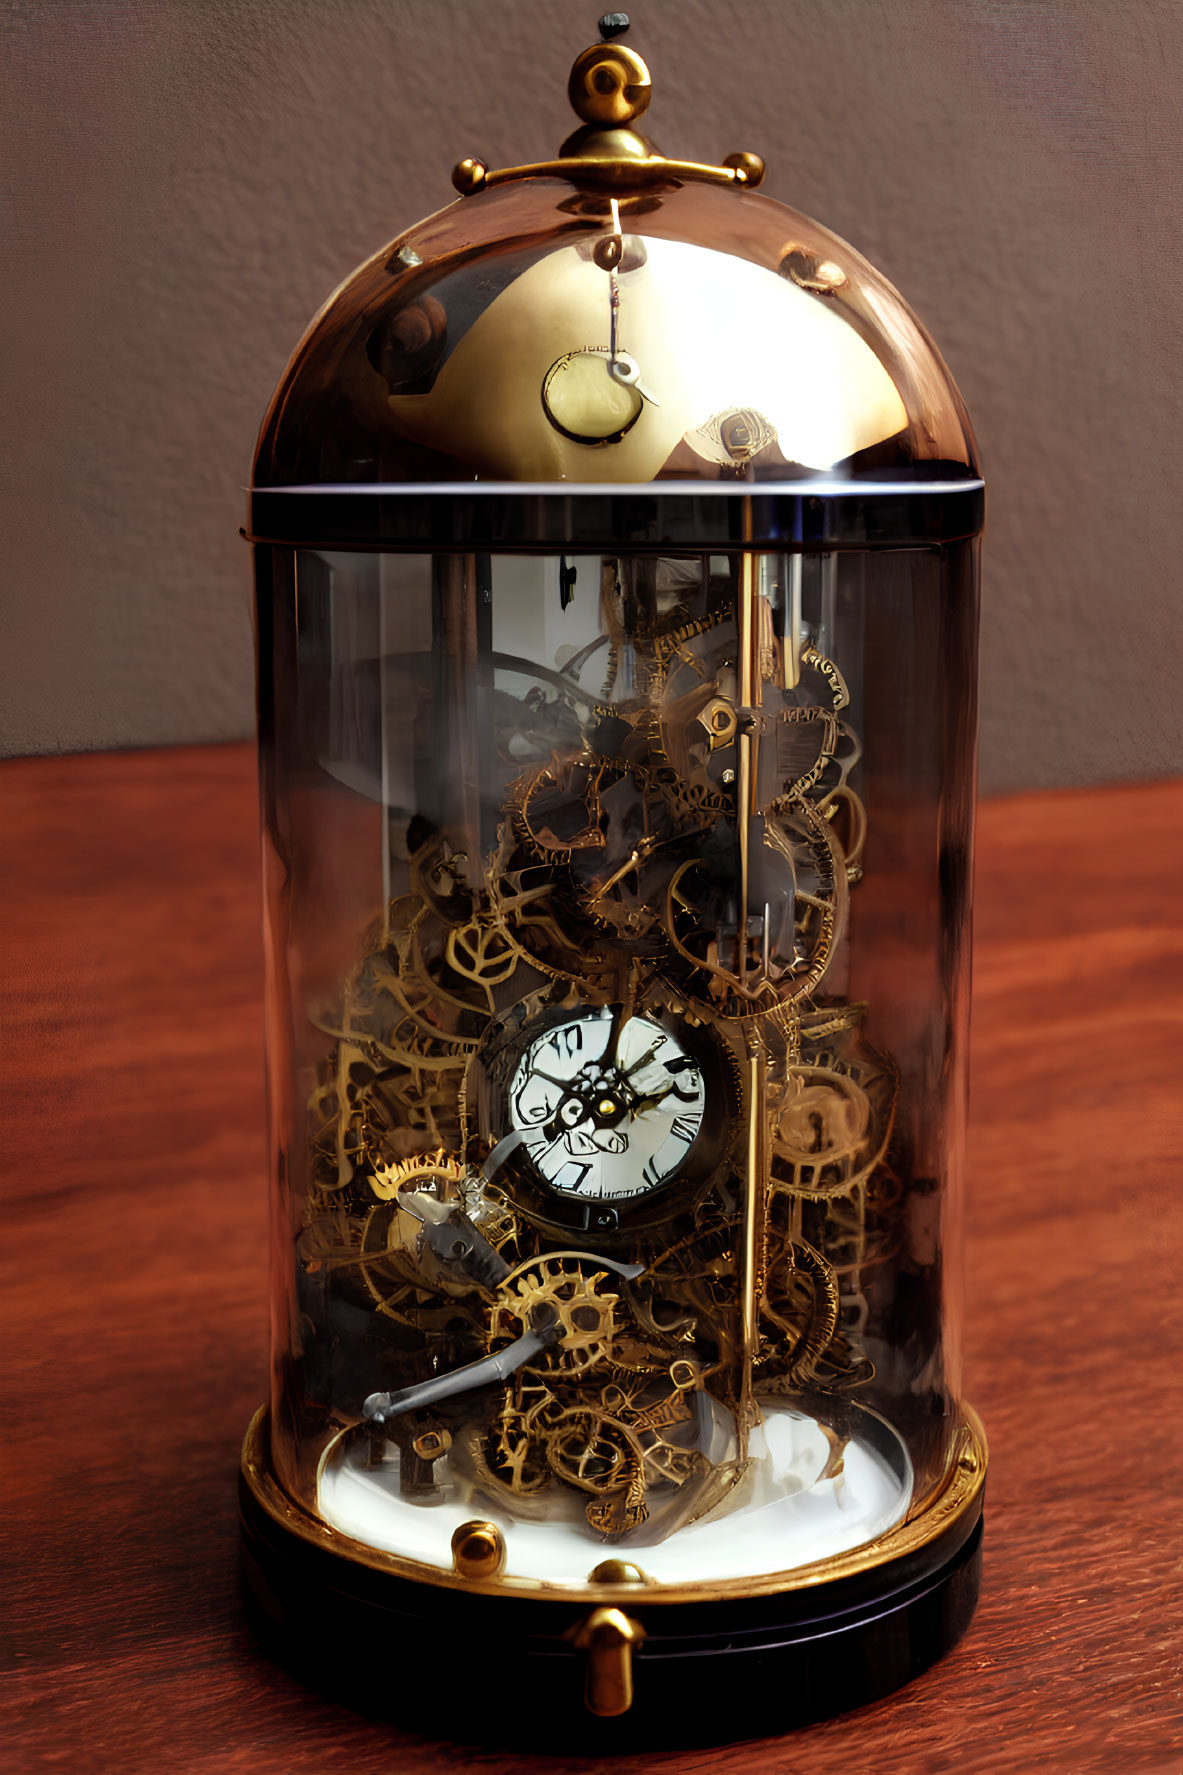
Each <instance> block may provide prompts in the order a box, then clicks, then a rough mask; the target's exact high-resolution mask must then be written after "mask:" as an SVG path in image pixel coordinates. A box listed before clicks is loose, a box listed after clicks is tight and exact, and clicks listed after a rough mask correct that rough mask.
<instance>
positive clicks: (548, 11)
mask: <svg viewBox="0 0 1183 1775" xmlns="http://www.w3.org/2000/svg"><path fill="white" fill-rule="evenodd" d="M596 16H597V7H596V5H595V4H588V5H586V6H584V5H580V6H578V7H576V6H575V5H573V4H572V3H571V0H516V3H515V4H514V5H512V6H510V5H503V6H496V5H492V4H490V3H489V0H433V3H432V0H187V3H186V4H181V0H15V3H14V4H12V5H10V6H8V7H6V8H5V10H4V13H3V23H2V24H0V69H2V73H0V78H2V80H3V83H4V87H5V91H4V92H3V93H2V94H0V100H2V105H3V113H4V116H3V122H2V123H0V130H2V131H3V138H2V146H0V167H2V174H3V177H2V179H0V203H2V208H0V217H2V218H3V219H2V222H0V227H2V229H3V243H2V245H3V261H4V275H5V279H6V282H7V284H8V286H9V288H8V294H7V295H6V297H5V329H4V331H5V345H4V351H5V361H4V368H3V375H2V380H0V404H2V411H3V422H2V424H3V434H4V441H3V445H2V446H0V448H2V449H3V451H4V462H5V469H4V483H5V485H4V497H3V509H2V510H0V536H2V537H3V549H4V573H3V581H2V596H3V600H4V615H3V629H4V642H5V644H4V647H3V657H2V659H0V747H2V749H4V750H7V751H9V752H22V751H57V750H69V749H75V748H88V747H101V746H127V745H142V744H155V743H165V742H169V741H177V740H192V739H217V738H230V737H234V736H237V735H241V734H244V733H246V732H248V731H249V730H250V727H251V723H252V719H253V713H252V689H251V671H252V665H251V643H250V633H249V622H248V616H247V586H248V569H247V551H246V548H245V545H244V544H242V543H241V542H240V541H239V540H238V537H237V534H236V532H237V527H238V525H239V523H240V522H241V521H242V511H243V500H242V493H241V488H242V485H243V483H244V481H245V479H246V475H247V472H248V467H249V462H250V455H251V448H252V444H253V440H254V437H255V432H256V429H257V425H258V421H259V419H260V417H261V415H262V412H263V409H264V406H265V404H266V401H267V398H268V395H269V393H270V391H271V389H272V387H273V385H274V383H275V382H276V380H277V378H278V377H279V375H280V372H281V371H282V369H283V366H284V363H285V360H286V357H287V353H288V351H289V349H290V348H291V347H292V345H293V344H294V343H295V341H296V339H297V337H298V336H299V334H300V332H301V331H302V329H303V327H304V324H305V322H306V321H307V319H308V318H309V316H310V315H311V314H312V312H313V311H314V309H316V308H317V307H318V306H319V304H320V303H321V302H322V301H323V299H324V297H325V296H326V294H327V293H328V292H329V291H330V290H331V289H332V287H333V286H334V285H335V284H336V283H337V282H339V281H340V279H341V278H342V277H344V276H345V275H346V274H347V273H348V271H349V270H350V269H351V268H352V267H353V265H354V264H355V263H356V262H357V261H358V260H359V259H361V258H362V257H364V256H366V255H367V254H369V253H370V252H371V251H372V250H374V249H375V248H376V247H377V246H378V245H380V244H381V243H382V242H383V241H384V240H386V239H388V238H389V237H390V236H392V235H393V234H395V233H396V232H398V231H399V230H400V229H401V228H402V227H404V226H405V225H406V224H408V223H410V222H411V221H413V220H414V219H415V218H416V217H418V216H419V215H421V214H423V213H425V212H427V211H429V210H432V209H435V208H438V207H439V206H440V205H441V204H443V203H445V202H447V201H449V200H450V198H451V196H452V192H451V188H450V185H449V183H448V172H449V168H450V166H451V164H452V162H453V161H454V160H455V159H457V158H458V157H459V156H460V155H461V154H462V153H467V152H478V153H481V154H483V155H485V156H486V157H487V158H489V159H490V160H491V161H492V162H493V163H505V162H511V161H517V160H522V159H526V158H530V157H532V156H534V155H542V154H545V153H548V152H550V151H552V150H553V148H554V147H555V146H557V144H558V142H559V141H560V140H561V139H562V136H563V135H564V134H565V133H566V130H567V128H568V120H569V113H568V112H567V108H566V101H565V97H564V91H565V82H566V71H567V68H568V65H569V63H570V61H571V59H572V57H573V55H574V54H575V52H576V51H577V50H578V49H580V48H582V47H583V46H584V44H585V43H586V42H590V41H592V39H593V38H594V35H595V19H596ZM632 16H633V19H634V29H633V32H632V33H631V36H630V41H632V42H634V43H635V44H636V46H637V48H638V49H640V50H641V51H642V53H644V54H646V55H647V57H648V58H649V60H650V63H651V66H652V67H653V70H654V76H655V91H656V98H655V100H654V104H653V108H652V110H651V112H650V124H651V127H652V133H653V135H654V136H655V138H656V140H657V141H658V142H659V143H660V145H661V146H662V147H663V148H664V149H665V150H666V152H667V153H671V154H684V155H687V156H692V157H694V158H701V159H708V158H718V157H720V156H721V155H723V154H724V153H726V152H727V151H728V150H730V149H732V148H737V147H751V148H755V149H756V150H758V151H759V152H760V153H762V154H763V155H764V156H765V158H766V159H767V161H768V165H769V175H768V179H767V181H766V184H765V189H766V190H767V191H768V192H769V193H770V194H771V195H773V196H779V197H782V198H784V199H786V200H787V201H789V202H792V203H794V204H795V205H797V206H798V207H799V208H801V209H804V210H805V211H807V212H808V213H810V214H813V215H816V216H818V217H819V218H820V219H822V220H823V221H825V222H827V223H828V224H829V225H830V226H831V227H833V228H835V229H836V230H837V231H838V233H840V234H842V235H845V236H846V237H847V238H848V239H849V240H851V241H852V242H853V243H854V244H855V245H856V246H858V247H859V248H860V249H861V250H862V251H863V252H865V253H866V254H867V255H868V256H869V257H870V258H871V259H872V260H874V261H875V262H876V263H877V264H879V265H880V266H881V267H882V269H883V270H884V271H885V272H886V273H887V275H888V276H889V277H890V278H891V279H892V280H893V282H895V283H896V284H897V285H898V286H899V287H900V289H902V290H903V292H904V293H905V295H906V296H907V297H908V298H909V299H910V300H911V302H912V303H913V305H914V306H915V307H916V308H917V310H918V311H919V313H920V314H921V315H922V317H923V318H924V319H925V320H926V322H927V323H928V325H929V326H930V328H931V329H932V331H933V332H934V333H935V335H936V337H937V339H938V341H939V342H940V344H941V346H942V348H943V350H944V352H945V355H946V357H947V358H948V360H949V362H950V364H951V366H952V368H953V372H954V374H955V375H956V377H957V378H958V381H959V382H960V385H961V388H962V390H963V392H964V394H965V396H966V398H967V400H968V402H969V405H970V408H971V410H972V412H973V414H974V416H975V420H976V423H977V429H978V435H979V439H980V442H981V445H982V450H983V454H984V457H985V461H986V470H987V475H988V477H989V481H990V529H989V534H988V539H987V556H986V562H987V568H986V582H985V586H986V609H985V619H984V670H983V749H982V775H983V782H984V785H985V786H986V787H987V788H1005V787H1019V786H1024V785H1027V784H1043V783H1075V782H1089V781H1094V780H1099V779H1103V778H1111V779H1112V778H1123V777H1137V776H1147V775H1153V774H1157V773H1160V772H1165V771H1172V770H1178V769H1180V768H1183V735H1181V732H1180V721H1179V715H1178V710H1177V699H1176V697H1175V694H1174V679H1175V675H1176V671H1177V662H1178V659H1179V655H1180V652H1181V649H1180V639H1181V634H1183V601H1181V600H1180V599H1179V598H1178V596H1177V593H1176V587H1175V579H1176V572H1177V570H1176V565H1175V557H1176V536H1177V531H1178V516H1177V508H1178V504H1179V480H1180V475H1179V470H1178V467H1177V458H1178V452H1179V442H1178V440H1179V437H1180V406H1181V405H1183V381H1181V379H1180V376H1179V371H1178V365H1179V360H1180V343H1181V341H1180V333H1181V331H1183V323H1181V320H1180V304H1179V300H1178V291H1177V287H1176V286H1177V281H1178V276H1177V274H1178V271H1179V269H1180V260H1181V256H1183V255H1181V251H1180V243H1179V238H1178V232H1177V224H1176V213H1177V210H1178V208H1179V204H1180V200H1181V199H1183V147H1181V143H1183V129H1181V127H1180V103H1179V94H1180V92H1181V91H1183V5H1180V4H1179V3H1178V0H1121V3H1120V4H1118V3H1116V0H1075V3H1073V0H742V3H740V0H711V3H709V4H708V3H707V0H637V4H636V5H635V6H634V7H633V9H632Z"/></svg>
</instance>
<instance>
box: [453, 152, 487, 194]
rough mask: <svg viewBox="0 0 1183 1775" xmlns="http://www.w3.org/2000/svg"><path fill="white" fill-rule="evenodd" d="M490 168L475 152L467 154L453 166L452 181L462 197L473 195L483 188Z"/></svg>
mask: <svg viewBox="0 0 1183 1775" xmlns="http://www.w3.org/2000/svg"><path fill="white" fill-rule="evenodd" d="M488 170H489V169H488V167H487V166H486V165H485V163H484V161H483V160H478V159H477V158H476V156H475V155H473V154H469V155H466V156H465V158H464V159H463V160H458V161H457V162H456V165H455V166H454V167H453V168H452V183H453V185H454V186H455V187H456V189H457V191H459V193H460V195H461V197H471V195H472V193H473V192H474V191H480V190H481V189H482V188H483V186H484V183H485V175H486V173H487V172H488Z"/></svg>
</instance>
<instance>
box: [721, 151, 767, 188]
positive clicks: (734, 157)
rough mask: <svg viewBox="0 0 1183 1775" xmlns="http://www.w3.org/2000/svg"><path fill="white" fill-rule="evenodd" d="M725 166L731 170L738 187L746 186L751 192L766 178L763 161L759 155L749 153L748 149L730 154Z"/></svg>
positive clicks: (724, 163)
mask: <svg viewBox="0 0 1183 1775" xmlns="http://www.w3.org/2000/svg"><path fill="white" fill-rule="evenodd" d="M723 165H724V166H729V167H730V168H731V170H732V172H733V173H734V174H735V182H736V184H737V185H746V186H747V187H748V189H749V190H750V191H754V190H755V188H756V186H757V185H758V184H759V183H760V182H761V180H762V179H763V177H764V162H763V160H762V159H761V158H760V156H759V155H758V154H752V153H749V151H748V150H747V149H746V148H741V149H739V150H738V152H737V153H735V154H728V155H727V157H726V159H725V160H724V162H723Z"/></svg>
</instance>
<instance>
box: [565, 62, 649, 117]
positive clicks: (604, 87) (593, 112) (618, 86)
mask: <svg viewBox="0 0 1183 1775" xmlns="http://www.w3.org/2000/svg"><path fill="white" fill-rule="evenodd" d="M652 96H653V88H652V83H651V81H650V79H649V70H648V68H647V67H646V66H645V64H644V62H643V61H642V60H641V58H640V56H639V55H638V54H637V53H636V51H635V50H633V49H626V48H625V46H624V44H623V43H593V44H592V46H591V48H590V49H585V50H584V52H583V54H582V55H579V56H576V58H575V63H574V66H573V67H572V69H571V78H570V79H569V80H568V82H567V97H568V98H569V99H570V101H571V106H572V109H573V110H574V112H575V114H576V116H577V117H581V118H582V119H583V121H584V123H594V124H597V125H598V126H599V127H600V128H601V129H620V128H622V127H623V126H624V125H626V124H629V123H631V122H632V121H633V119H634V118H635V117H639V116H640V115H641V113H642V111H647V110H648V108H649V100H650V99H651V97H652Z"/></svg>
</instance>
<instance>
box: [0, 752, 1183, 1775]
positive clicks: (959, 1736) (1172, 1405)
mask: <svg viewBox="0 0 1183 1775" xmlns="http://www.w3.org/2000/svg"><path fill="white" fill-rule="evenodd" d="M0 804H2V806H3V810H4V830H5V832H6V834H7V838H8V857H7V867H6V869H5V870H4V872H3V877H2V878H0V895H2V898H3V911H2V916H0V943H2V944H3V951H4V956H3V979H2V988H0V990H2V993H3V1019H2V1027H3V1029H4V1034H5V1050H6V1059H5V1066H4V1074H3V1076H4V1088H3V1116H4V1136H3V1157H4V1166H3V1171H4V1188H5V1199H6V1209H7V1212H6V1218H5V1231H4V1237H3V1243H2V1253H0V1255H2V1261H3V1269H4V1278H3V1294H2V1297H0V1318H2V1327H3V1340H2V1348H3V1374H4V1379H5V1381H6V1383H7V1385H6V1394H7V1410H6V1412H5V1414H4V1420H3V1422H4V1434H3V1450H4V1455H5V1457H6V1458H5V1480H4V1492H5V1499H4V1502H5V1509H4V1512H3V1514H4V1519H5V1539H6V1549H5V1558H4V1576H3V1585H4V1593H3V1596H4V1600H3V1610H4V1625H5V1661H6V1668H7V1676H6V1679H5V1681H4V1684H3V1688H2V1690H0V1708H2V1717H3V1736H2V1739H0V1769H3V1770H4V1771H10V1770H11V1771H17V1772H19V1775H24V1772H25V1771H39V1770H42V1769H53V1768H58V1767H61V1768H65V1769H68V1770H70V1771H71V1772H73V1775H92V1772H94V1775H97V1772H100V1771H101V1772H103V1775H107V1772H115V1775H149V1772H150V1771H151V1772H155V1771H157V1770H160V1769H167V1770H169V1771H171V1772H175V1775H198V1772H200V1775H214V1772H215V1771H216V1772H217V1775H223V1772H226V1771H230V1772H233V1775H304V1772H307V1775H371V1772H374V1775H377V1772H378V1771H387V1770H398V1771H400V1775H424V1772H426V1771H428V1770H459V1769H467V1768H477V1769H481V1770H485V1771H489V1772H491V1775H498V1772H500V1771H508V1770H510V1769H515V1768H522V1769H525V1770H527V1771H531V1772H534V1775H559V1772H560V1771H567V1770H570V1771H573V1772H574V1771H578V1772H579V1775H593V1772H594V1771H596V1770H599V1769H605V1770H607V1769H609V1768H612V1769H614V1770H619V1771H621V1772H622V1775H632V1772H633V1771H640V1770H641V1769H646V1770H661V1771H677V1772H679V1775H681V1772H682V1771H686V1772H687V1775H689V1772H691V1771H700V1770H711V1771H718V1772H720V1775H722V1772H728V1775H732V1772H734V1775H739V1772H740V1771H742V1772H743V1775H814V1772H817V1775H821V1772H822V1771H826V1772H827V1775H828V1772H830V1771H841V1772H842V1775H930V1772H931V1775H943V1772H944V1771H950V1772H952V1771H957V1772H958V1775H970V1772H979V1775H988V1772H989V1775H993V1772H995V1771H997V1772H999V1775H1001V1772H1002V1771H1017V1772H1018V1775H1028V1772H1029V1771H1043V1770H1054V1771H1063V1772H1065V1775H1091V1772H1092V1771H1104V1772H1106V1775H1109V1772H1112V1775H1126V1772H1127V1771H1128V1772H1130V1775H1135V1772H1136V1775H1183V1716H1181V1702H1180V1691H1179V1683H1180V1666H1181V1657H1183V1631H1181V1630H1183V1575H1181V1571H1180V1547H1181V1542H1183V1536H1181V1533H1180V1527H1179V1524H1180V1518H1181V1515H1183V1477H1181V1466H1183V1435H1181V1432H1180V1385H1179V1375H1180V1369H1181V1366H1183V1313H1181V1309H1180V1305H1179V1298H1180V1268H1179V1264H1180V1252H1181V1248H1183V1188H1181V1175H1180V1173H1181V1164H1180V1160H1181V1148H1183V1139H1181V1117H1180V1109H1179V1099H1180V1090H1179V1083H1178V1079H1179V1072H1180V1066H1181V1063H1183V914H1181V904H1180V898H1181V896H1180V881H1181V880H1183V785H1180V784H1178V783H1175V784H1161V785H1149V786H1144V787H1135V788H1126V789H1103V790H1095V791H1085V792H1071V793H1058V794H1041V795H1032V796H1026V797H1020V798H1015V799H1010V800H1005V801H995V802H993V803H988V804H987V805H986V806H985V807H984V808H983V811H982V816H981V822H980V827H979V864H978V877H977V880H978V894H977V904H978V910H977V951H976V968H975V977H976V989H975V990H976V999H975V1010H974V1044H973V1066H974V1071H973V1127H972V1137H971V1148H970V1215H969V1238H968V1284H967V1331H966V1391H967V1394H968V1397H969V1398H970V1399H971V1400H973V1402H974V1403H975V1404H976V1405H977V1407H978V1409H979V1411H980V1412H981V1413H982V1415H983V1417H984V1418H985V1421H986V1425H987V1429H988V1431H989V1435H990V1441H991V1467H990V1482H989V1490H988V1496H987V1518H986V1523H987V1527H986V1549H987V1552H986V1569H985V1581H984V1592H983V1598H982V1602H981V1606H980V1609H979V1612H978V1615H977V1617H976V1620H975V1622H974V1625H973V1626H972V1628H971V1629H970V1632H969V1634H968V1636H967V1637H966V1639H965V1640H964V1641H963V1642H962V1644H961V1645H960V1646H959V1647H958V1648H957V1649H956V1650H955V1651H954V1652H953V1653H951V1654H950V1656H949V1657H948V1658H946V1659H945V1660H944V1661H943V1662H942V1663H941V1664H939V1665H938V1666H937V1667H936V1668H935V1669H933V1670H932V1671H930V1672H929V1673H928V1674H927V1675H925V1676H924V1677H922V1678H920V1679H919V1680H918V1681H916V1682H915V1683H913V1684H912V1685H911V1686H910V1687H908V1688H907V1689H905V1690H903V1691H902V1692H900V1693H899V1694H897V1695H895V1696H893V1697H892V1698H891V1699H889V1700H887V1701H885V1702H882V1703H880V1704H879V1705H877V1706H874V1707H871V1708H867V1709H865V1710H863V1711H861V1712H859V1713H855V1714H851V1715H848V1716H846V1717H844V1718H841V1719H838V1720H834V1721H831V1722H829V1723H827V1724H824V1725H819V1726H815V1727H812V1728H810V1729H808V1730H805V1731H802V1732H798V1733H795V1734H793V1735H792V1736H790V1737H787V1738H782V1739H775V1740H763V1741H760V1742H752V1743H746V1744H737V1745H735V1746H733V1747H731V1748H729V1749H724V1750H711V1751H703V1752H702V1753H701V1754H700V1755H694V1754H690V1755H687V1754H686V1753H685V1752H679V1753H677V1754H673V1753H671V1754H670V1755H668V1756H647V1757H645V1758H643V1759H642V1758H635V1759H634V1758H630V1757H628V1756H625V1757H621V1758H617V1759H615V1760H613V1761H611V1762H600V1761H596V1760H595V1759H594V1758H588V1757H582V1756H581V1755H580V1752H579V1745H580V1723H581V1722H580V1720H579V1719H573V1720H572V1722H571V1730H570V1735H569V1738H568V1740H567V1741H566V1742H565V1743H562V1744H555V1743H538V1742H537V1741H536V1736H535V1734H534V1733H533V1731H532V1728H531V1706H530V1696H529V1694H528V1693H523V1694H522V1695H520V1696H517V1697H503V1698H501V1699H500V1700H499V1702H498V1706H499V1708H500V1709H503V1710H504V1709H514V1708H516V1709H517V1710H518V1715H519V1717H520V1721H521V1736H520V1744H521V1749H520V1752H519V1753H518V1754H516V1755H513V1756H507V1755H506V1754H505V1753H504V1752H497V1753H493V1752H482V1751H474V1750H473V1749H471V1748H468V1747H463V1746H451V1745H448V1744H445V1743H439V1744H437V1743H430V1742H427V1741H426V1740H424V1739H422V1738H419V1737H410V1736H406V1735H403V1734H401V1733H400V1732H398V1731H397V1730H396V1729H393V1728H391V1727H389V1726H383V1725H380V1724H376V1723H375V1722H373V1721H371V1720H367V1719H362V1718H359V1717H356V1716H354V1715H352V1714H350V1713H348V1712H346V1711H345V1710H343V1709H342V1708H340V1707H337V1706H335V1705H331V1704H329V1703H327V1702H325V1701H322V1700H320V1699H318V1698H317V1697H315V1696H313V1695H311V1694H309V1693H306V1692H304V1691H303V1690H301V1689H300V1688H299V1687H298V1686H297V1685H296V1684H295V1683H294V1682H292V1681H291V1680H290V1679H289V1678H288V1677H287V1676H285V1675H284V1674H282V1673H281V1672H280V1671H279V1670H277V1669H275V1668H274V1667H273V1666H272V1665H270V1664H269V1663H268V1662H267V1661H266V1660H265V1659H263V1658H262V1657H261V1656H260V1655H259V1654H258V1652H257V1651H256V1650H255V1648H254V1646H253V1644H252V1642H251V1640H250V1637H249V1635H248V1633H247V1631H246V1629H245V1628H244V1626H243V1624H242V1620H241V1617H240V1613H239V1604H238V1598H237V1590H236V1575H235V1550H236V1534H237V1527H236V1516H235V1475H236V1470H237V1462H238V1447H239V1442H240V1438H241V1435H242V1432H243V1429H244V1428H245V1425H246V1422H247V1420H248V1418H249V1416H250V1414H251V1412H252V1411H253V1409H254V1408H255V1406H256V1405H257V1404H258V1403H259V1402H260V1401H261V1399H262V1397H263V1394H264V1386H265V1374H266V1349H265V1340H266V1307H265V1279H264V1269H265V1251H266V1241H265V1232H264V1214H263V1207H264V1195H265V1190H264V1180H263V1168H264V1143H263V1122H262V1057H261V1042H260V1026H261V1019H260V1003H259V1000H260V983H261V962H260V954H261V949H260V934H259V910H258V886H257V842H256V836H255V791H254V774H253V762H252V757H251V754H250V752H249V751H248V750H247V749H246V748H244V747H237V746H236V747H228V748H201V749H192V750H175V751H166V752H155V753H124V754H100V755H92V756H89V757H68V758H57V759H37V760H26V761H20V762H11V763H8V764H6V765H4V766H3V767H2V768H0ZM407 1650H408V1665H407V1668H413V1664H414V1660H415V1658H417V1657H418V1656H420V1655H421V1649H420V1648H408V1649H407ZM687 1700H688V1703H690V1702H691V1701H692V1700H693V1697H690V1696H688V1697H687ZM737 1731H738V1732H740V1733H742V1721H737Z"/></svg>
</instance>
